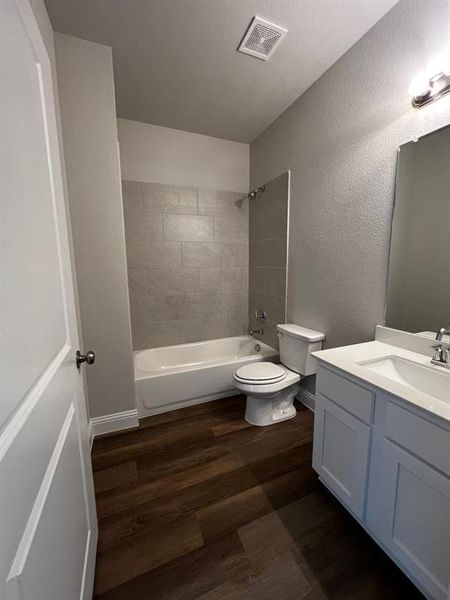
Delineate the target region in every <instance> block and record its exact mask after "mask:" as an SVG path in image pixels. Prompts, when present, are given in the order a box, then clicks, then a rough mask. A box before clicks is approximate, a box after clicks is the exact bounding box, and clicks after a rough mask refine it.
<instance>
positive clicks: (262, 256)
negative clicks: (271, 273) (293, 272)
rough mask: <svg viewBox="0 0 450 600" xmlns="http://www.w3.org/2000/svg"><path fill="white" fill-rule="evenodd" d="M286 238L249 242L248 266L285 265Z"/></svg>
mask: <svg viewBox="0 0 450 600" xmlns="http://www.w3.org/2000/svg"><path fill="white" fill-rule="evenodd" d="M285 266H286V238H276V239H273V240H262V241H258V242H251V243H250V267H285Z"/></svg>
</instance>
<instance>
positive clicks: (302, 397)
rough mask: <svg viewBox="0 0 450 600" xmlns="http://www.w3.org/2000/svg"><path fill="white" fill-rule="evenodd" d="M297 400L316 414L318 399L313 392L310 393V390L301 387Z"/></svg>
mask: <svg viewBox="0 0 450 600" xmlns="http://www.w3.org/2000/svg"><path fill="white" fill-rule="evenodd" d="M296 398H297V400H299V401H300V402H301V403H302V404H304V405H305V406H306V407H307V408H309V410H312V411H313V412H314V409H315V406H316V397H315V395H314V394H313V393H312V392H309V391H308V390H305V388H302V387H301V388H300V390H299V392H298V394H297V396H296Z"/></svg>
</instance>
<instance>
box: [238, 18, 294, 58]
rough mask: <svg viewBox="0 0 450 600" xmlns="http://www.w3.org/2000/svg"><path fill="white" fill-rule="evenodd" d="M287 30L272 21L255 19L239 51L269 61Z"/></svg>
mask: <svg viewBox="0 0 450 600" xmlns="http://www.w3.org/2000/svg"><path fill="white" fill-rule="evenodd" d="M286 33H287V29H285V28H284V27H280V26H279V25H275V23H271V22H270V21H266V20H265V19H261V18H260V17H253V20H252V22H251V23H250V26H249V28H248V29H247V33H246V34H245V36H244V39H243V40H242V42H241V45H240V46H239V48H238V50H239V52H244V54H250V56H255V57H256V58H260V59H261V60H267V59H268V58H269V57H270V56H272V54H273V53H274V52H275V48H278V46H279V45H280V42H281V40H282V39H283V38H284V36H285V35H286Z"/></svg>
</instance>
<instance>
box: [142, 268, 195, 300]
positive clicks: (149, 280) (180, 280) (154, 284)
mask: <svg viewBox="0 0 450 600" xmlns="http://www.w3.org/2000/svg"><path fill="white" fill-rule="evenodd" d="M144 284H145V286H144V287H146V291H147V294H148V295H149V296H175V295H177V294H196V293H198V291H199V275H198V270H197V269H147V271H146V273H145V274H144Z"/></svg>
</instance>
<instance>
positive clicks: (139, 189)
mask: <svg viewBox="0 0 450 600" xmlns="http://www.w3.org/2000/svg"><path fill="white" fill-rule="evenodd" d="M122 198H123V206H124V208H125V209H128V208H143V207H144V203H143V184H142V183H141V182H140V181H122Z"/></svg>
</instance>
